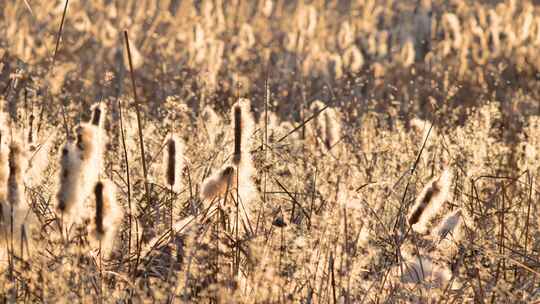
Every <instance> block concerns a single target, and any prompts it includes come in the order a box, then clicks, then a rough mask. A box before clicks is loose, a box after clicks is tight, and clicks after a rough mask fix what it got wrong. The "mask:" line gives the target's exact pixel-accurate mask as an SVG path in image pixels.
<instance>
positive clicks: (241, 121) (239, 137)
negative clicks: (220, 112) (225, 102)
mask: <svg viewBox="0 0 540 304" xmlns="http://www.w3.org/2000/svg"><path fill="white" fill-rule="evenodd" d="M232 120H233V122H234V155H233V164H235V165H238V164H239V163H240V162H241V161H248V158H251V155H249V147H250V145H251V140H250V137H251V135H252V134H253V131H254V126H255V121H254V119H253V116H252V115H251V113H250V102H249V100H247V99H240V100H239V101H238V103H237V104H235V105H234V106H233V108H232Z"/></svg>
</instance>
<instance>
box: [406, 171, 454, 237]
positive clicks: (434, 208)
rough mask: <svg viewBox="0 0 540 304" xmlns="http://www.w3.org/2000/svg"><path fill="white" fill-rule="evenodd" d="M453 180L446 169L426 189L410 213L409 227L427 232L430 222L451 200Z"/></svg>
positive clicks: (450, 173)
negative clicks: (449, 199)
mask: <svg viewBox="0 0 540 304" xmlns="http://www.w3.org/2000/svg"><path fill="white" fill-rule="evenodd" d="M451 180H452V172H451V171H450V170H449V169H446V170H444V171H443V172H442V173H441V175H440V176H439V177H437V178H434V179H432V180H431V181H430V182H429V183H428V184H427V185H426V186H425V187H424V189H423V190H422V192H421V193H420V195H419V196H418V198H417V199H416V203H415V205H414V206H413V208H412V209H411V212H410V213H409V220H408V221H409V225H411V226H412V227H413V229H414V230H416V231H418V232H425V231H426V230H427V225H428V224H429V221H430V220H431V219H432V218H433V217H434V216H435V215H436V213H437V212H438V211H439V209H440V207H441V206H442V205H443V203H444V202H445V201H447V200H448V198H449V194H450V183H451Z"/></svg>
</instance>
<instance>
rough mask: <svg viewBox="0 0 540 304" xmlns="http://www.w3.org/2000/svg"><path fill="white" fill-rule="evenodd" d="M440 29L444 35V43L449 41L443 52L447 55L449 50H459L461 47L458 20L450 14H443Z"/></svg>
mask: <svg viewBox="0 0 540 304" xmlns="http://www.w3.org/2000/svg"><path fill="white" fill-rule="evenodd" d="M442 27H443V31H444V33H445V41H449V42H450V43H449V44H448V46H449V48H447V49H446V50H445V51H444V54H445V55H448V53H449V52H450V49H454V50H459V49H460V48H461V45H462V42H463V41H462V36H461V25H460V22H459V18H458V17H457V16H456V15H455V14H452V13H445V14H443V16H442Z"/></svg>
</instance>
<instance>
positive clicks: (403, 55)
mask: <svg viewBox="0 0 540 304" xmlns="http://www.w3.org/2000/svg"><path fill="white" fill-rule="evenodd" d="M415 58H416V54H415V50H414V43H413V42H412V41H411V40H407V41H406V42H405V43H404V44H403V45H402V46H401V51H400V52H399V62H400V63H401V64H402V65H403V67H405V68H408V67H410V66H411V65H413V64H414V60H415Z"/></svg>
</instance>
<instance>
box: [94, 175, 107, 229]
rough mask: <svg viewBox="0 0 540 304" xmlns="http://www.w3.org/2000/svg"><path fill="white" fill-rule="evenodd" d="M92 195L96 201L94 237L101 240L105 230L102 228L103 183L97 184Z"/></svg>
mask: <svg viewBox="0 0 540 304" xmlns="http://www.w3.org/2000/svg"><path fill="white" fill-rule="evenodd" d="M94 195H95V199H96V217H95V224H96V235H97V236H98V238H100V239H101V237H102V236H103V235H104V234H105V228H103V209H104V206H103V204H104V202H103V183H102V182H98V183H97V184H96V186H95V187H94Z"/></svg>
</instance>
